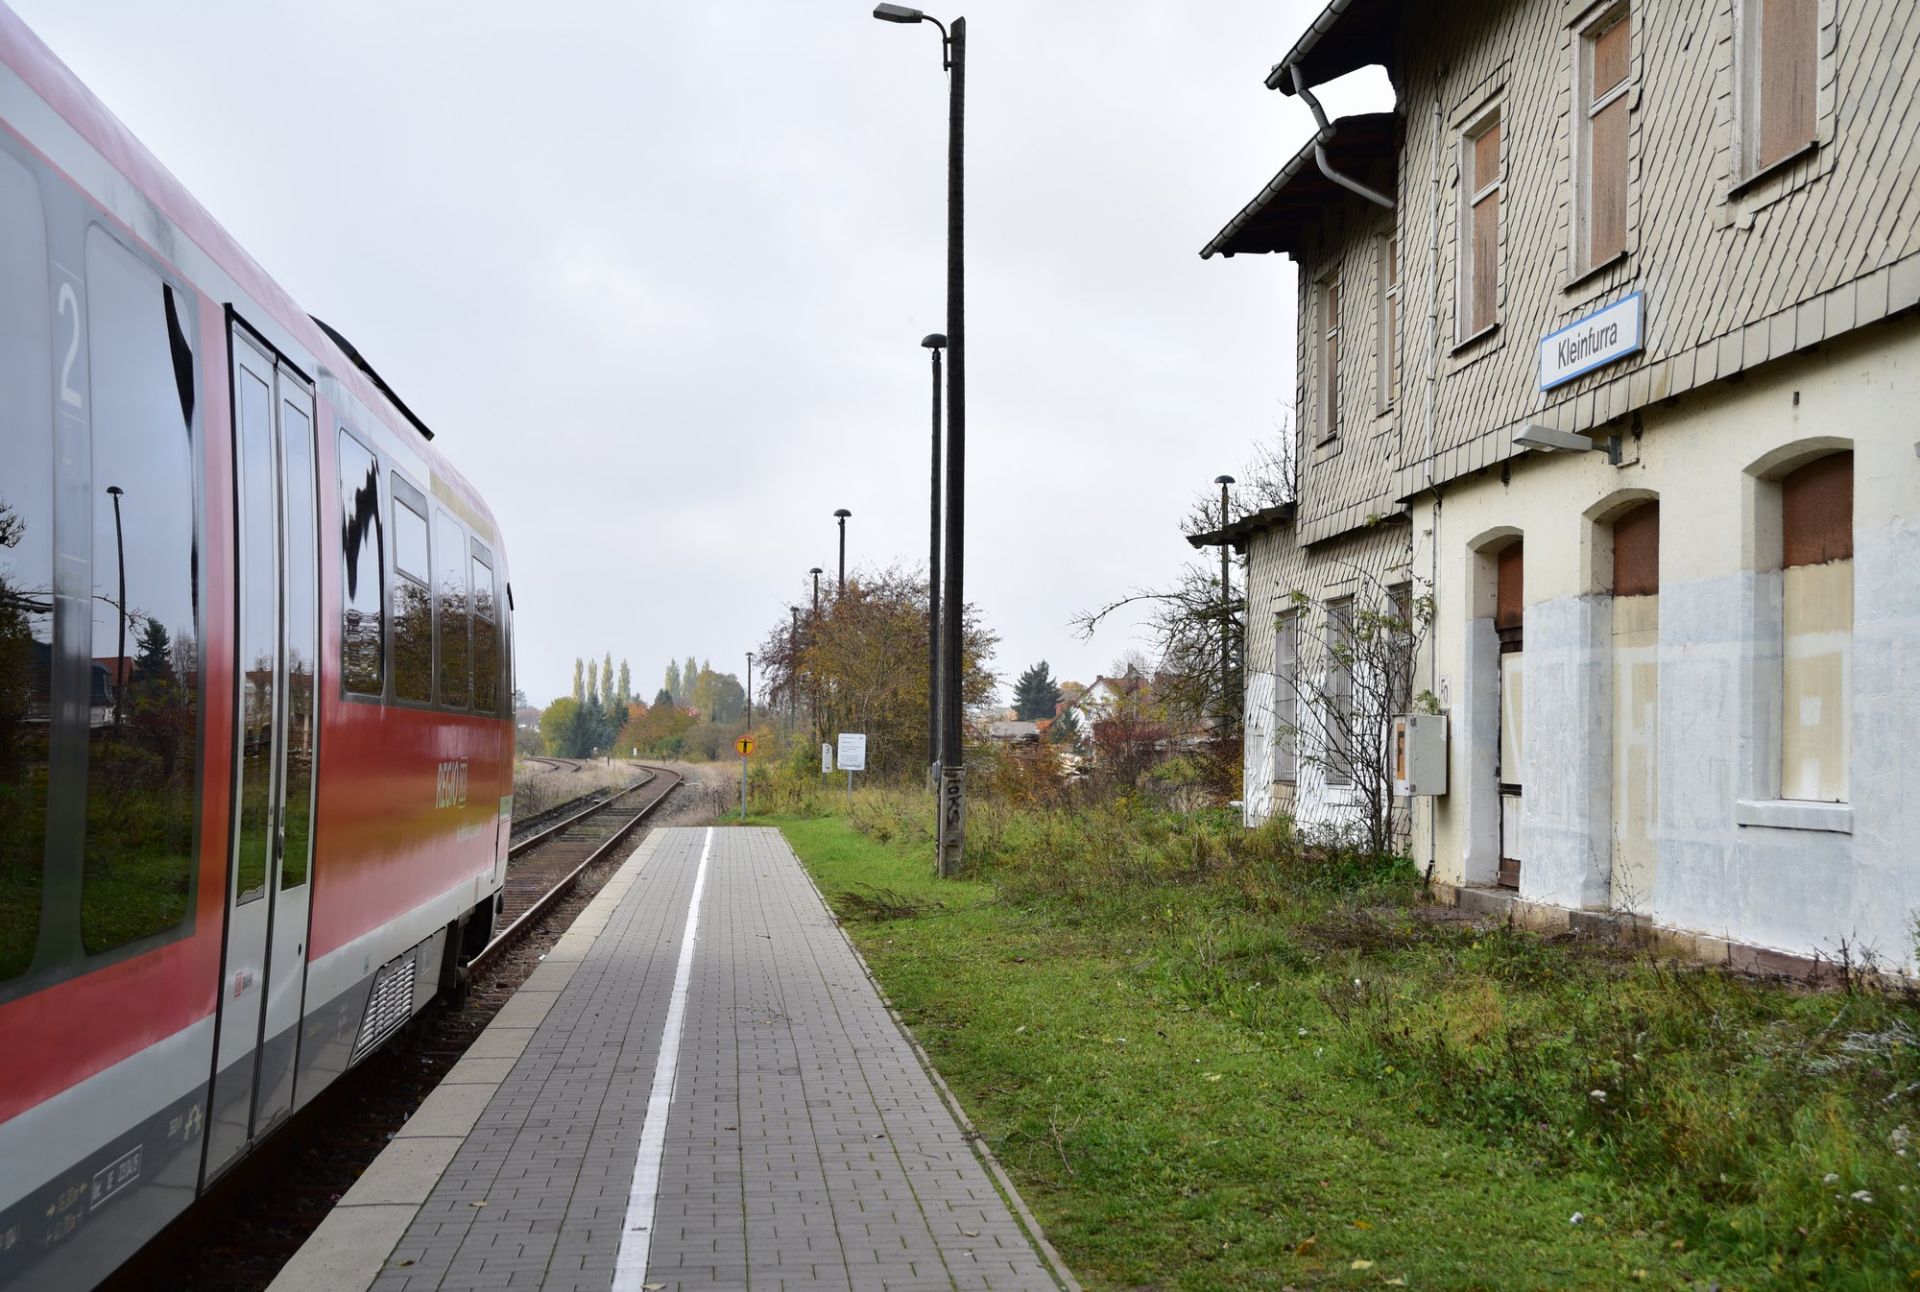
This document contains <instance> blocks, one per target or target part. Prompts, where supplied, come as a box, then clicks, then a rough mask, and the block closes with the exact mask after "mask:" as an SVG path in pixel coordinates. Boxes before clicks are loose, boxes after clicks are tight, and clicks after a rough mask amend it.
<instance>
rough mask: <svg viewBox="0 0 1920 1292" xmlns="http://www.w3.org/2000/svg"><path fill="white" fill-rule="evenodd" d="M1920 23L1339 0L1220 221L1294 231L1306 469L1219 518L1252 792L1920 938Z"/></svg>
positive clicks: (1770, 953)
mask: <svg viewBox="0 0 1920 1292" xmlns="http://www.w3.org/2000/svg"><path fill="white" fill-rule="evenodd" d="M1916 51H1920V5H1917V4H1915V3H1913V0H1684V2H1683V0H1645V2H1644V3H1634V2H1631V0H1630V2H1629V3H1618V2H1617V0H1602V2H1601V3H1593V4H1582V3H1579V0H1457V2H1456V3H1451V4H1443V5H1433V4H1427V5H1412V4H1402V3H1398V2H1397V0H1334V3H1332V4H1330V5H1328V7H1327V8H1326V9H1325V10H1324V11H1323V12H1322V13H1321V14H1320V15H1319V17H1317V18H1316V19H1315V20H1314V22H1313V24H1312V25H1311V27H1310V28H1309V29H1308V30H1307V31H1306V32H1305V34H1303V35H1302V36H1301V37H1300V38H1299V40H1298V41H1297V42H1296V43H1295V44H1294V46H1293V48H1292V49H1291V50H1289V51H1287V53H1286V55H1285V57H1284V58H1283V59H1282V60H1281V62H1280V63H1279V64H1278V65H1277V66H1275V67H1274V68H1273V71H1272V73H1271V75H1270V76H1269V77H1268V78H1267V86H1268V88H1269V89H1272V90H1277V91H1279V92H1280V93H1281V94H1283V95H1286V96H1289V97H1290V98H1292V99H1294V100H1298V101H1299V104H1300V105H1301V106H1304V108H1305V109H1306V110H1307V111H1309V112H1311V113H1312V114H1313V117H1314V119H1315V121H1316V122H1317V124H1318V129H1317V132H1316V135H1315V138H1314V140H1313V141H1312V142H1310V143H1309V144H1308V145H1307V146H1306V147H1305V148H1303V149H1302V150H1301V151H1300V152H1299V154H1298V155H1296V156H1294V157H1292V158H1290V159H1288V160H1287V161H1286V163H1285V165H1283V166H1281V168H1280V170H1279V173H1278V174H1276V175H1275V176H1274V177H1273V179H1272V180H1271V182H1269V183H1267V184H1266V185H1265V186H1264V187H1263V188H1261V189H1260V190H1259V191H1258V193H1257V194H1256V195H1255V196H1254V198H1253V200H1252V201H1251V202H1249V203H1248V204H1247V205H1246V207H1245V208H1244V209H1243V210H1241V211H1240V212H1239V213H1238V214H1236V215H1234V216H1233V218H1232V219H1231V220H1230V221H1229V222H1228V223H1227V225H1226V227H1225V228H1223V229H1222V230H1221V231H1220V232H1219V233H1218V235H1217V236H1215V237H1214V238H1213V239H1212V241H1211V242H1209V243H1208V244H1207V245H1206V247H1205V249H1204V250H1203V252H1202V255H1203V256H1206V257H1228V256H1234V255H1249V254H1260V253H1267V254H1273V253H1279V254H1284V255H1287V256H1290V257H1291V258H1292V259H1293V260H1294V262H1295V264H1296V265H1297V267H1298V280H1299V292H1298V296H1299V299H1298V319H1299V324H1298V337H1299V345H1298V356H1297V361H1298V387H1297V403H1296V410H1297V416H1296V426H1295V431H1294V434H1295V445H1294V454H1293V459H1292V460H1293V463H1294V471H1295V474H1296V486H1295V494H1294V501H1293V502H1292V503H1291V504H1288V505H1286V506H1283V507H1277V508H1272V509H1269V510H1267V511H1264V512H1260V513H1256V514H1254V515H1252V516H1249V517H1246V518H1245V519H1243V520H1241V521H1239V522H1236V523H1235V524H1234V525H1232V526H1229V527H1227V528H1226V529H1225V530H1222V531H1217V532H1215V533H1214V534H1211V535H1203V536H1200V537H1199V538H1198V539H1196V540H1195V541H1196V542H1200V543H1213V544H1217V543H1220V542H1230V543H1232V544H1233V545H1234V546H1235V547H1236V548H1238V549H1239V550H1241V551H1242V552H1245V553H1246V554H1247V557H1248V560H1247V583H1248V634H1247V647H1246V660H1247V688H1246V694H1247V705H1246V713H1245V721H1246V733H1247V734H1246V786H1245V802H1246V811H1247V816H1248V820H1249V824H1257V823H1258V822H1260V821H1262V820H1264V819H1266V818H1267V817H1268V816H1270V815H1273V814H1275V813H1289V814H1291V815H1293V816H1294V817H1295V818H1296V820H1298V821H1299V822H1301V823H1302V824H1304V825H1308V826H1312V827H1316V828H1320V829H1326V830H1353V829H1356V828H1358V823H1361V822H1364V821H1365V820H1367V819H1368V818H1369V816H1379V815H1380V814H1383V813H1390V816H1385V817H1382V819H1388V820H1390V821H1391V824H1392V828H1393V830H1394V831H1395V833H1396V835H1397V837H1398V839H1399V842H1400V846H1402V847H1404V848H1406V849H1407V850H1408V851H1409V854H1410V855H1411V856H1412V857H1413V858H1414V860H1415V861H1416V862H1417V863H1419V864H1420V865H1421V866H1422V867H1423V868H1426V869H1427V870H1428V871H1429V873H1430V874H1431V876H1432V878H1433V880H1434V882H1435V884H1436V886H1437V887H1438V888H1439V889H1440V890H1441V891H1442V892H1443V893H1446V894H1448V895H1451V896H1454V897H1455V898H1457V899H1459V900H1464V901H1472V902H1474V903H1475V904H1478V905H1482V906H1492V905H1501V904H1511V905H1513V906H1514V907H1515V909H1516V910H1517V911H1518V912H1520V913H1522V914H1525V915H1527V916H1529V917H1531V918H1534V919H1543V920H1546V921H1548V922H1552V921H1556V920H1557V921H1562V922H1569V921H1578V920H1580V919H1582V918H1584V917H1583V915H1582V913H1586V915H1587V916H1591V915H1592V914H1593V913H1600V912H1609V913H1612V914H1613V915H1615V916H1619V915H1621V914H1630V915H1632V916H1634V917H1637V918H1638V919H1639V920H1641V921H1644V922H1646V923H1648V924H1650V925H1652V926H1654V927H1656V928H1658V929H1662V930H1667V931H1670V932H1672V933H1674V934H1675V935H1676V936H1677V937H1678V938H1680V939H1681V940H1692V941H1694V942H1695V944H1696V946H1699V947H1703V948H1706V949H1715V948H1719V947H1720V944H1721V943H1723V942H1724V943H1725V944H1727V947H1726V950H1727V951H1728V952H1729V953H1731V954H1732V955H1734V957H1735V958H1736V959H1741V958H1744V959H1745V960H1746V961H1747V962H1749V963H1753V962H1758V963H1761V964H1766V963H1770V962H1772V961H1773V960H1774V959H1775V958H1776V957H1777V956H1778V955H1779V954H1780V953H1784V954H1785V955H1786V956H1791V957H1812V956H1815V955H1829V956H1830V955H1834V954H1837V953H1838V951H1839V949H1840V947H1841V945H1842V943H1843V942H1844V943H1845V945H1846V946H1847V947H1849V948H1850V949H1852V950H1853V951H1855V952H1858V951H1861V950H1866V951H1870V952H1872V953H1874V954H1876V955H1877V956H1879V957H1880V959H1881V960H1882V962H1883V963H1888V964H1892V965H1896V966H1907V967H1909V968H1911V967H1912V966H1913V965H1914V963H1915V959H1916V952H1915V943H1916V937H1917V936H1920V934H1917V933H1916V919H1917V918H1920V308H1917V307H1920V54H1917V53H1916ZM1372 65H1379V66H1381V67H1384V68H1385V70H1386V72H1387V75H1388V78H1389V79H1390V81H1391V83H1392V86H1393V89H1394V92H1395V96H1396V104H1395V107H1394V110H1393V111H1391V112H1388V113H1381V114H1376V115H1366V116H1357V117H1349V118H1345V119H1340V120H1333V121H1328V120H1327V119H1326V118H1325V115H1324V113H1323V111H1322V109H1321V108H1320V106H1319V103H1318V100H1317V99H1315V98H1314V89H1315V87H1316V86H1321V85H1324V84H1325V83H1326V82H1328V81H1330V80H1333V79H1334V78H1337V77H1340V76H1342V75H1345V74H1346V73H1349V72H1352V71H1355V70H1357V69H1359V68H1363V67H1367V66H1372ZM1289 106H1290V110H1293V111H1299V110H1300V107H1298V106H1293V105H1289ZM1402 655H1404V657H1405V660H1406V664H1405V672H1404V675H1402V673H1401V672H1400V669H1399V667H1398V666H1397V665H1396V664H1395V663H1394V661H1395V660H1397V659H1399V658H1400V657H1401V656H1402ZM1401 712H1413V713H1420V714H1422V715H1433V716H1431V717H1424V718H1423V720H1422V721H1420V722H1418V723H1416V724H1414V728H1413V730H1411V731H1409V732H1408V733H1406V734H1405V735H1404V736H1402V735H1400V734H1399V733H1396V732H1394V731H1393V730H1392V728H1393V724H1392V722H1391V718H1392V716H1393V715H1394V714H1395V713H1401ZM1440 719H1444V721H1441V720H1440ZM1390 737H1391V739H1390ZM1381 749H1384V750H1385V754H1384V756H1382V757H1373V756H1371V754H1370V753H1369V751H1378V750H1381ZM1409 760H1415V761H1417V762H1418V764H1419V767H1418V773H1417V774H1415V773H1414V772H1413V771H1411V770H1410V766H1409ZM1377 769H1384V771H1381V770H1377Z"/></svg>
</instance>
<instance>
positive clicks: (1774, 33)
mask: <svg viewBox="0 0 1920 1292" xmlns="http://www.w3.org/2000/svg"><path fill="white" fill-rule="evenodd" d="M1819 22H1820V12H1819V0H1745V7H1744V9H1743V10H1742V13H1741V37H1742V38H1741V42H1740V52H1741V56H1742V59H1743V62H1744V67H1743V69H1742V88H1743V91H1744V95H1745V99H1744V102H1743V104H1742V109H1741V114H1740V116H1741V129H1742V131H1743V133H1744V134H1745V140H1744V145H1745V146H1744V148H1743V153H1744V160H1745V163H1746V167H1747V173H1748V174H1756V173H1758V172H1760V171H1763V170H1765V169H1766V168H1767V167H1769V166H1772V165H1774V164H1775V163H1776V162H1781V161H1785V160H1786V159H1787V158H1789V157H1791V156H1793V155H1794V154H1795V153H1797V152H1799V151H1800V150H1801V149H1802V148H1805V147H1806V146H1807V145H1808V144H1810V143H1812V142H1813V137H1814V129H1815V124H1816V123H1815V119H1814V115H1815V99H1814V83H1815V81H1816V79H1817V77H1818V72H1819V63H1820V51H1819Z"/></svg>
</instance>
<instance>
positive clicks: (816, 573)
mask: <svg viewBox="0 0 1920 1292" xmlns="http://www.w3.org/2000/svg"><path fill="white" fill-rule="evenodd" d="M807 573H808V574H811V575H812V576H813V617H814V618H815V619H818V618H819V617H820V576H821V575H822V574H825V573H826V571H825V570H823V569H821V568H820V567H819V566H817V565H816V566H813V567H812V568H811V569H809V570H808V571H807Z"/></svg>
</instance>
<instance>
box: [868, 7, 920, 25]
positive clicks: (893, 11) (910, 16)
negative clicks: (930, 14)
mask: <svg viewBox="0 0 1920 1292" xmlns="http://www.w3.org/2000/svg"><path fill="white" fill-rule="evenodd" d="M873 16H874V17H876V18H878V19H879V20H880V21H881V22H920V21H922V20H923V19H925V18H926V15H925V14H923V13H921V12H920V11H919V10H918V9H909V8H907V7H906V6H905V5H903V4H877V5H875V6H874V7H873Z"/></svg>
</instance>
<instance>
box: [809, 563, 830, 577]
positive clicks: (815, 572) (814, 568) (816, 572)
mask: <svg viewBox="0 0 1920 1292" xmlns="http://www.w3.org/2000/svg"><path fill="white" fill-rule="evenodd" d="M807 573H808V574H811V575H812V576H813V577H814V578H816V579H817V578H819V577H820V576H821V575H822V574H825V573H826V571H825V570H822V569H821V568H820V567H819V566H817V565H815V566H811V567H809V568H808V570H807Z"/></svg>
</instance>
